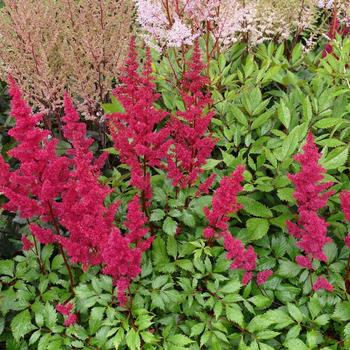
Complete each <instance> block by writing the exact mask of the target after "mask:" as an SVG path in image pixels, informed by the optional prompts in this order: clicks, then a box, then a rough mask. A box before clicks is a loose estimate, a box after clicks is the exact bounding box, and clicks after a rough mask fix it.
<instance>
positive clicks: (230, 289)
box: [220, 280, 242, 294]
mask: <svg viewBox="0 0 350 350" xmlns="http://www.w3.org/2000/svg"><path fill="white" fill-rule="evenodd" d="M241 286H242V285H241V282H240V281H238V280H233V281H229V282H228V283H226V284H225V285H224V286H223V287H222V288H220V292H221V293H225V294H228V293H235V292H237V291H239V290H240V289H241Z"/></svg>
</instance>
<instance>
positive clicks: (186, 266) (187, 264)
mask: <svg viewBox="0 0 350 350" xmlns="http://www.w3.org/2000/svg"><path fill="white" fill-rule="evenodd" d="M175 263H176V265H177V266H179V267H181V268H182V269H183V270H186V271H193V264H192V261H191V260H189V259H181V260H176V262H175Z"/></svg>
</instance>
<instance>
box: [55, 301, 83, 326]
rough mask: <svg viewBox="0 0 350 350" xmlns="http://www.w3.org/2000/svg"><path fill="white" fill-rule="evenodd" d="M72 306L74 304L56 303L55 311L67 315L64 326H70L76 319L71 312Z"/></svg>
mask: <svg viewBox="0 0 350 350" xmlns="http://www.w3.org/2000/svg"><path fill="white" fill-rule="evenodd" d="M73 307H74V305H73V304H72V303H67V304H58V305H56V310H57V312H59V313H60V314H62V315H64V316H67V318H66V319H65V320H64V325H65V326H66V327H69V326H72V325H73V324H75V323H77V321H78V316H77V315H76V314H75V313H73V312H72V310H73Z"/></svg>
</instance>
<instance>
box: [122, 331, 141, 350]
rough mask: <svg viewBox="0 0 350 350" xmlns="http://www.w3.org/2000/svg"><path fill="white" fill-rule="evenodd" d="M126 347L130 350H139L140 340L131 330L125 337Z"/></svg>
mask: <svg viewBox="0 0 350 350" xmlns="http://www.w3.org/2000/svg"><path fill="white" fill-rule="evenodd" d="M125 341H126V345H127V346H128V348H129V349H130V350H137V349H141V339H140V335H139V334H138V333H137V332H136V331H135V330H134V329H131V330H130V331H129V332H128V334H127V335H126V337H125Z"/></svg>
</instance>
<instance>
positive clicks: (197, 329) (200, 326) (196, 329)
mask: <svg viewBox="0 0 350 350" xmlns="http://www.w3.org/2000/svg"><path fill="white" fill-rule="evenodd" d="M204 327H205V323H197V324H196V325H194V326H193V327H192V328H191V335H190V337H194V336H197V335H200V334H201V333H202V332H203V331H204Z"/></svg>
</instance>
